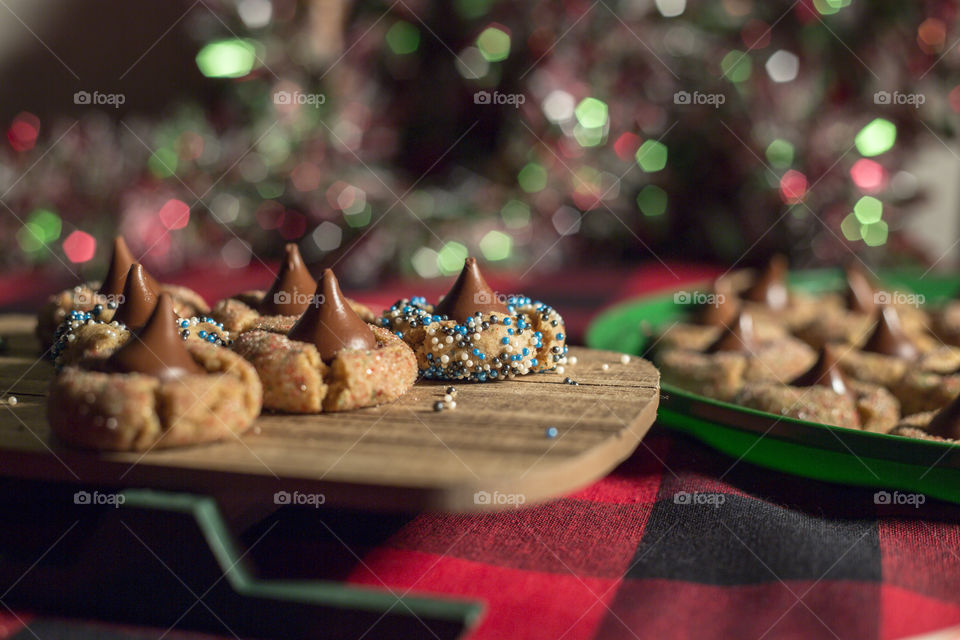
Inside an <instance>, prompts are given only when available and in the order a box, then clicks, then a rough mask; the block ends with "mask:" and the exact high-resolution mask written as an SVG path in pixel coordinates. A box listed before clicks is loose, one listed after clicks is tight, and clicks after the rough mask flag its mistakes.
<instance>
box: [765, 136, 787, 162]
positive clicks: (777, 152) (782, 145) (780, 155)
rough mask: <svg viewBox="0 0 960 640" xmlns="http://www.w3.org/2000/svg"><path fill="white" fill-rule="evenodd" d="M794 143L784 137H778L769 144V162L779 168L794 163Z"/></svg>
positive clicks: (767, 152) (767, 154) (767, 153)
mask: <svg viewBox="0 0 960 640" xmlns="http://www.w3.org/2000/svg"><path fill="white" fill-rule="evenodd" d="M793 155H794V149H793V145H792V144H790V143H789V142H787V141H786V140H784V139H782V138H777V139H776V140H774V141H773V142H771V143H770V144H769V145H767V151H766V156H767V162H769V163H770V165H771V166H773V167H776V168H777V169H787V168H789V167H790V165H792V164H793Z"/></svg>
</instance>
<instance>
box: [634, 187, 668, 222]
mask: <svg viewBox="0 0 960 640" xmlns="http://www.w3.org/2000/svg"><path fill="white" fill-rule="evenodd" d="M667 201H668V198H667V192H666V191H664V190H663V189H661V188H660V187H658V186H657V185H655V184H648V185H647V186H645V187H644V188H643V189H641V190H640V193H638V194H637V206H638V207H640V211H641V213H643V215H645V216H647V217H648V218H654V217H656V216H662V215H663V214H664V213H666V211H667Z"/></svg>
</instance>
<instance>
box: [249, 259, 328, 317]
mask: <svg viewBox="0 0 960 640" xmlns="http://www.w3.org/2000/svg"><path fill="white" fill-rule="evenodd" d="M284 250H285V251H286V252H287V255H286V257H285V258H284V260H283V264H282V265H281V266H280V273H279V274H277V278H276V279H275V280H274V281H273V285H272V286H271V287H270V290H269V291H267V293H266V294H264V296H263V300H262V301H261V302H260V313H262V314H264V315H280V316H298V315H300V314H301V313H303V312H304V311H305V310H306V308H307V307H308V306H310V294H311V293H313V290H314V289H316V288H317V281H316V280H314V279H313V276H311V275H310V270H309V269H307V265H306V264H304V262H303V256H301V255H300V250H299V249H297V245H295V244H293V243H292V242H291V243H290V244H288V245H286V246H285V247H284Z"/></svg>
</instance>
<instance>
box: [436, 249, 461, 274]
mask: <svg viewBox="0 0 960 640" xmlns="http://www.w3.org/2000/svg"><path fill="white" fill-rule="evenodd" d="M466 259H467V247H466V246H464V245H462V244H460V243H459V242H455V241H451V242H448V243H446V244H445V245H443V248H442V249H440V251H439V253H438V254H437V266H438V267H440V273H442V274H443V275H445V276H450V275H453V274H455V273H459V272H460V270H461V269H463V263H464V262H465V261H466Z"/></svg>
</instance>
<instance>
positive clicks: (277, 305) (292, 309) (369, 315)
mask: <svg viewBox="0 0 960 640" xmlns="http://www.w3.org/2000/svg"><path fill="white" fill-rule="evenodd" d="M284 251H285V252H286V255H285V257H284V260H283V263H282V264H281V266H280V273H278V274H277V277H276V279H275V280H274V281H273V285H272V286H271V287H270V289H269V290H268V291H259V290H257V291H245V292H243V293H240V294H237V295H235V296H233V297H232V298H227V299H226V300H221V301H220V302H218V303H217V304H216V305H214V307H213V311H212V312H211V313H210V315H211V317H213V319H214V320H216V321H217V322H220V323H221V324H223V327H224V328H225V329H226V330H227V331H229V332H231V333H233V334H240V333H243V332H244V331H251V330H253V329H264V330H267V331H277V332H280V333H285V332H287V331H289V330H290V327H292V326H293V325H294V323H295V322H296V321H297V318H299V317H300V315H301V314H302V313H303V312H304V311H306V310H307V307H309V306H310V304H311V302H312V298H313V292H314V290H315V289H316V288H317V282H316V280H314V279H313V276H311V275H310V271H309V270H308V269H307V265H306V264H304V262H303V257H302V256H301V255H300V250H299V249H298V248H297V245H295V244H292V243H291V244H288V245H286V246H285V247H284ZM344 300H345V301H346V303H347V304H348V305H349V306H350V307H351V308H352V309H353V310H354V311H356V312H357V315H359V316H360V318H361V319H363V320H364V321H365V322H373V320H374V319H375V318H376V314H374V313H373V312H372V311H371V310H370V309H368V308H367V307H366V306H364V305H362V304H360V303H359V302H355V301H353V300H350V299H348V298H344Z"/></svg>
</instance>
